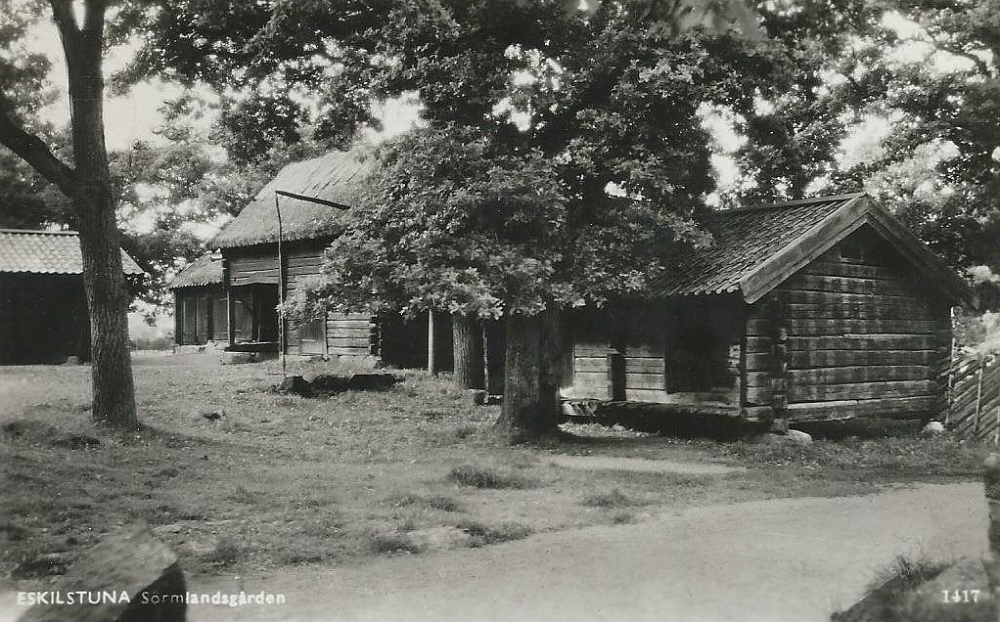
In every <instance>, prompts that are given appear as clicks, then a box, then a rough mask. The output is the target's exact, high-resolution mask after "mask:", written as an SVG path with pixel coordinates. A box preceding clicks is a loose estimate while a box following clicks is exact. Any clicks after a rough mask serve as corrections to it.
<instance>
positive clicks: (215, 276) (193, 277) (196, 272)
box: [167, 253, 222, 289]
mask: <svg viewBox="0 0 1000 622" xmlns="http://www.w3.org/2000/svg"><path fill="white" fill-rule="evenodd" d="M221 283H222V256H221V255H213V254H212V253H205V254H204V255H202V256H201V257H199V258H198V259H195V260H194V261H193V262H191V265H189V266H188V267H186V268H184V269H183V270H181V271H180V273H178V274H177V276H175V277H174V278H173V279H171V281H170V284H169V285H167V288H168V289H181V288H184V287H202V286H204V285H216V284H221Z"/></svg>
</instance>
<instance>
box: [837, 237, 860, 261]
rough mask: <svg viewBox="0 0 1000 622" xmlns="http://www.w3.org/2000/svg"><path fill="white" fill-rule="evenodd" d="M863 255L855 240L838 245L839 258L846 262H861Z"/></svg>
mask: <svg viewBox="0 0 1000 622" xmlns="http://www.w3.org/2000/svg"><path fill="white" fill-rule="evenodd" d="M864 256H865V253H864V249H863V248H862V247H861V244H860V243H858V241H857V240H844V241H843V242H841V243H840V257H841V258H842V259H847V260H848V261H861V260H862V259H864Z"/></svg>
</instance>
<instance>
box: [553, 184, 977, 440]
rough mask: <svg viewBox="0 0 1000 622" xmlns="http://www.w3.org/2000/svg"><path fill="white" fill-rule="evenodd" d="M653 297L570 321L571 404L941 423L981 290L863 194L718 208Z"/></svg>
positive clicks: (567, 386)
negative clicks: (705, 243)
mask: <svg viewBox="0 0 1000 622" xmlns="http://www.w3.org/2000/svg"><path fill="white" fill-rule="evenodd" d="M707 228H708V229H709V230H710V231H711V233H712V234H713V236H714V239H715V244H714V245H713V246H710V247H708V248H702V249H694V250H689V251H686V252H684V253H681V254H679V255H677V256H676V257H675V258H674V261H673V262H672V263H673V265H674V269H673V270H671V271H670V272H669V273H668V274H667V275H666V276H665V277H664V278H663V279H662V280H661V282H659V283H658V284H657V287H656V288H655V290H654V291H653V292H651V293H650V295H649V296H648V297H646V298H643V299H641V300H639V299H635V300H621V301H618V302H616V303H614V304H610V305H608V306H607V307H605V308H602V309H593V308H583V309H580V310H577V311H575V312H573V313H570V314H568V318H567V322H566V338H565V339H564V343H565V344H567V345H566V347H565V352H564V364H563V369H564V371H563V382H562V384H563V385H564V386H563V388H562V395H563V397H564V398H566V399H567V400H568V401H570V403H572V404H577V405H578V406H583V407H586V406H587V404H588V402H590V401H592V400H601V401H622V402H637V403H643V404H655V405H657V408H659V409H663V410H665V411H668V412H692V413H711V414H715V415H728V416H733V417H739V418H743V419H745V420H749V421H762V422H768V421H773V420H779V421H784V422H795V421H809V420H830V419H848V418H852V417H859V416H889V417H912V418H933V417H935V416H937V415H938V414H939V413H941V411H942V410H943V409H944V408H945V407H946V404H947V401H946V390H947V380H946V370H947V368H948V365H949V362H950V358H951V350H952V322H951V312H952V308H953V307H954V306H957V305H965V306H971V307H974V306H975V305H976V304H977V302H976V297H975V294H974V293H973V291H972V290H971V289H970V288H969V287H968V285H967V284H966V283H965V281H963V280H962V279H961V278H960V277H958V276H957V275H956V274H955V273H954V272H953V271H952V270H951V269H950V268H949V267H948V266H947V265H946V264H945V262H944V261H943V260H942V259H941V258H939V257H938V256H937V255H935V254H934V253H933V252H932V251H931V250H930V249H929V248H928V247H926V246H925V245H924V244H923V243H921V242H920V241H919V240H918V239H917V238H916V237H915V236H914V235H913V234H912V233H911V232H910V231H908V230H907V229H906V227H905V226H903V225H902V224H901V223H900V222H899V221H897V220H896V219H895V218H893V217H892V216H891V215H889V214H888V213H887V212H885V211H884V210H882V209H880V208H879V207H877V206H876V205H874V204H873V202H872V200H871V199H870V198H869V197H868V196H867V195H865V194H850V195H843V196H834V197H825V198H818V199H812V200H805V201H795V202H790V203H783V204H779V205H768V206H762V207H753V208H745V209H733V210H725V211H719V212H716V213H715V214H713V215H712V216H711V217H710V219H709V220H708V223H707Z"/></svg>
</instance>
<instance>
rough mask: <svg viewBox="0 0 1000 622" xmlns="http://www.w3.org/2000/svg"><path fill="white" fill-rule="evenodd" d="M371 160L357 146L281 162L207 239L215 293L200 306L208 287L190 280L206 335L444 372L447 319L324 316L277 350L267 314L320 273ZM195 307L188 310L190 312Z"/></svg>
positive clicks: (273, 323)
mask: <svg viewBox="0 0 1000 622" xmlns="http://www.w3.org/2000/svg"><path fill="white" fill-rule="evenodd" d="M371 157H372V156H371V155H370V154H369V153H368V151H367V150H365V149H363V148H357V149H354V150H351V151H348V152H342V151H331V152H329V153H327V154H325V155H323V156H320V157H317V158H313V159H311V160H305V161H302V162H296V163H293V164H289V165H287V166H286V167H285V168H283V169H282V170H281V171H280V172H279V173H278V175H277V176H275V178H274V179H272V180H271V181H270V182H269V183H268V184H267V185H266V186H265V187H264V188H263V189H262V190H261V191H260V192H259V193H258V194H257V196H256V197H255V198H254V199H253V201H251V202H250V204H249V205H247V206H246V207H245V208H244V209H243V210H242V211H241V212H240V214H239V215H238V216H237V217H236V218H234V219H233V220H232V221H230V222H229V223H228V224H227V225H226V226H225V227H224V228H223V229H222V230H221V231H220V232H219V234H218V235H217V236H216V237H215V239H214V240H213V242H212V245H213V246H214V247H215V248H218V249H220V257H221V258H220V259H219V260H218V261H217V262H214V263H212V264H210V266H206V267H210V268H211V271H212V274H213V277H212V278H213V279H214V278H215V276H214V275H215V274H216V273H217V274H218V282H219V283H220V284H221V289H219V290H217V291H218V293H217V294H216V295H215V296H216V297H215V298H212V299H209V296H210V292H209V291H208V290H207V288H209V287H214V282H213V283H209V282H208V280H207V279H206V280H204V282H202V280H199V281H197V284H196V285H195V286H194V289H192V291H193V292H195V293H194V297H195V298H196V299H199V300H200V299H201V298H200V297H204V298H205V303H204V308H205V309H206V311H207V310H209V309H211V310H214V311H213V316H212V321H211V322H209V323H210V324H211V328H208V327H207V325H206V330H207V331H212V332H213V334H218V333H219V331H220V329H221V328H222V327H225V329H226V332H227V336H226V341H227V342H228V344H229V345H228V347H227V349H229V350H231V351H270V352H277V351H280V350H281V349H284V351H285V353H287V354H300V355H309V356H324V357H341V356H343V357H352V358H367V359H372V360H377V361H381V362H384V363H386V364H389V365H393V366H397V367H410V368H413V367H424V366H426V365H428V357H429V356H433V358H434V361H435V365H436V366H437V368H438V369H447V368H449V366H450V365H451V338H452V334H451V321H450V317H449V316H448V315H447V314H442V313H435V314H433V316H432V317H427V315H426V314H425V315H424V317H423V318H421V319H417V320H413V321H405V320H404V319H403V318H402V317H400V316H395V315H387V316H379V317H373V316H372V315H370V314H367V313H363V312H359V313H332V312H331V313H328V314H326V316H325V317H324V318H322V319H319V320H315V321H311V322H306V323H303V324H300V325H295V324H293V323H291V322H287V323H286V324H285V326H284V328H285V330H284V339H283V341H284V343H281V337H282V331H280V330H279V324H278V313H277V311H276V307H277V306H278V304H279V301H280V300H282V299H287V298H288V297H289V296H291V295H293V294H294V293H295V292H296V290H298V289H299V288H300V287H301V286H302V283H303V282H304V281H305V280H306V279H308V278H310V277H316V276H319V275H320V274H322V266H323V259H324V252H325V250H326V248H327V246H329V245H330V243H331V242H332V241H333V240H334V239H335V238H336V237H337V236H338V235H340V233H341V232H342V231H343V226H344V219H345V218H346V217H347V211H348V210H349V209H350V207H351V206H352V205H354V204H356V202H357V201H358V199H359V196H360V192H361V190H362V184H363V182H364V180H365V177H366V176H367V175H368V172H369V170H370V168H371V164H372V160H371ZM317 200H318V201H319V202H317ZM279 216H280V224H279ZM279 231H280V240H281V245H280V259H279V244H278V241H279ZM192 267H194V266H192ZM180 276H183V273H182V275H180ZM184 289H185V288H177V289H175V292H178V291H180V292H181V294H179V298H178V300H179V301H182V300H187V298H185V297H184V294H183V292H184ZM200 304H201V303H199V302H196V303H195V306H196V309H201V307H200V306H198V305H200ZM223 305H224V306H225V310H226V318H225V320H224V321H223V319H222V318H221V311H222V308H223ZM177 313H178V314H180V313H181V307H178V309H177ZM192 313H193V316H194V317H196V318H198V319H196V320H195V322H202V323H203V324H204V323H205V322H206V321H207V320H201V319H200V318H201V317H202V315H201V312H200V311H197V310H196V311H194V312H192ZM183 326H184V327H186V326H187V319H185V320H184V322H183ZM196 332H197V331H196ZM182 334H184V333H183V331H181V332H178V335H182ZM198 334H199V335H200V333H198ZM178 343H180V342H178ZM431 344H433V347H431Z"/></svg>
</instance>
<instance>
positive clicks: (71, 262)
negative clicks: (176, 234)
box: [0, 229, 143, 274]
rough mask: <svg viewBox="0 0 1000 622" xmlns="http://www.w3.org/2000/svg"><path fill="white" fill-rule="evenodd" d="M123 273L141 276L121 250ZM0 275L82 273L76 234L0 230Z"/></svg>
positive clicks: (136, 266) (133, 262) (132, 260)
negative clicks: (17, 273)
mask: <svg viewBox="0 0 1000 622" xmlns="http://www.w3.org/2000/svg"><path fill="white" fill-rule="evenodd" d="M122 267H123V268H124V269H125V274H143V270H142V268H140V267H139V265H138V264H137V263H135V260H134V259H132V258H131V257H129V255H128V253H126V252H125V251H124V250H123V251H122ZM0 272H31V273H39V274H83V257H82V255H81V254H80V238H79V235H78V234H77V233H76V232H75V231H29V230H26V229H0Z"/></svg>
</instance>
